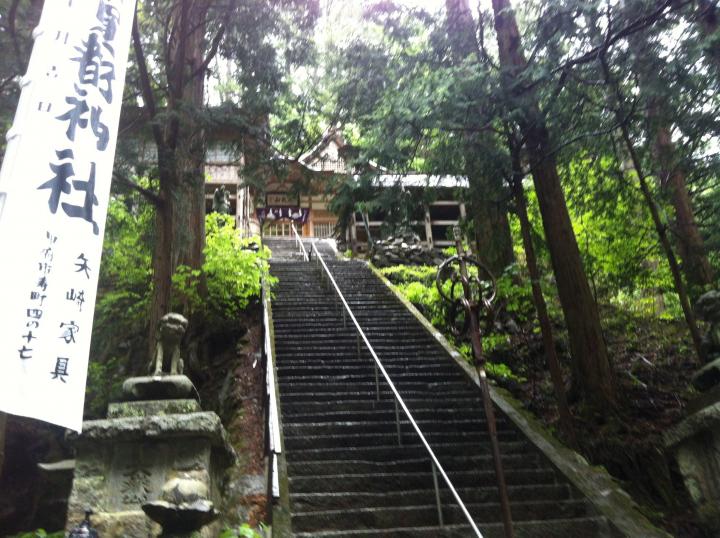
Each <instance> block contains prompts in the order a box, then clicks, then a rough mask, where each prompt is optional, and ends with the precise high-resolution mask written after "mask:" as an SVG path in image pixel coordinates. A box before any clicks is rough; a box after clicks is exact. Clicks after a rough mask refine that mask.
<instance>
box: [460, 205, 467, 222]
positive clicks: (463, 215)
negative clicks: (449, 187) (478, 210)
mask: <svg viewBox="0 0 720 538" xmlns="http://www.w3.org/2000/svg"><path fill="white" fill-rule="evenodd" d="M460 218H461V219H463V220H464V219H466V218H467V210H466V209H465V202H460Z"/></svg>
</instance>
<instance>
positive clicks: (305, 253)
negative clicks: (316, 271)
mask: <svg viewBox="0 0 720 538" xmlns="http://www.w3.org/2000/svg"><path fill="white" fill-rule="evenodd" d="M290 226H291V227H292V231H293V234H295V243H296V244H299V245H300V252H302V255H303V260H305V261H309V260H310V256H308V253H307V250H305V245H303V242H302V239H301V238H300V234H298V231H297V228H295V223H294V222H291V223H290Z"/></svg>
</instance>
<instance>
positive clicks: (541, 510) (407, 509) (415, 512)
mask: <svg viewBox="0 0 720 538" xmlns="http://www.w3.org/2000/svg"><path fill="white" fill-rule="evenodd" d="M465 506H466V508H467V510H468V512H470V515H471V516H472V517H473V519H474V520H476V521H483V522H484V523H486V524H487V523H488V522H501V521H502V511H501V509H500V505H499V503H478V504H474V503H473V504H466V505H465ZM510 510H511V512H512V517H513V521H517V522H520V521H533V520H538V519H547V520H552V519H570V518H577V517H582V516H585V515H587V509H586V507H585V504H584V503H582V502H581V501H561V502H557V501H544V500H539V501H536V500H533V501H516V502H514V503H511V506H510ZM442 512H443V520H444V521H445V522H446V523H447V524H449V525H453V524H463V523H465V522H466V521H467V520H466V518H465V515H464V514H463V513H462V512H461V510H460V508H459V507H458V506H457V505H454V504H449V505H445V506H443V507H442ZM398 521H402V523H403V525H409V526H413V527H421V526H428V525H433V524H437V523H438V513H437V506H436V505H435V504H426V505H420V506H403V507H397V506H393V507H372V508H365V507H363V508H355V509H352V508H346V509H342V510H326V511H322V512H299V513H298V512H296V513H295V514H294V515H293V528H294V530H295V531H296V532H298V531H299V532H309V531H312V530H349V529H354V528H372V529H385V528H392V527H393V526H395V525H397V522H398Z"/></svg>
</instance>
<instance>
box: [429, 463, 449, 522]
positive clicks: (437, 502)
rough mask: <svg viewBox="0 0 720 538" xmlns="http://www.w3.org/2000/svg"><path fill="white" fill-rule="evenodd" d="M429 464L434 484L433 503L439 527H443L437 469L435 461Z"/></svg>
mask: <svg viewBox="0 0 720 538" xmlns="http://www.w3.org/2000/svg"><path fill="white" fill-rule="evenodd" d="M430 466H431V467H432V475H433V486H435V504H436V505H437V513H438V522H439V523H440V526H441V527H444V526H445V521H444V520H443V513H442V502H441V500H440V486H439V485H438V479H437V469H436V468H435V462H434V461H431V462H430Z"/></svg>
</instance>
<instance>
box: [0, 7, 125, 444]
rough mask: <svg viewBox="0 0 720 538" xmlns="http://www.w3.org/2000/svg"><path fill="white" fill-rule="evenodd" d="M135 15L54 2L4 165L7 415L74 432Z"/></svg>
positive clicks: (0, 240)
mask: <svg viewBox="0 0 720 538" xmlns="http://www.w3.org/2000/svg"><path fill="white" fill-rule="evenodd" d="M134 10H135V0H63V1H60V0H52V1H47V2H45V7H44V8H43V13H42V16H41V19H40V24H39V25H38V27H37V29H36V30H35V32H34V34H33V35H34V37H35V45H34V47H33V52H32V56H31V58H30V65H29V67H28V72H27V74H26V75H25V77H23V79H22V82H21V85H22V93H21V96H20V102H19V104H18V109H17V112H16V114H15V122H14V124H13V126H12V128H11V129H10V131H9V132H8V133H7V140H8V145H7V151H6V153H5V159H4V161H3V163H2V169H1V170H0V252H2V263H0V282H2V286H3V298H2V301H0V411H5V412H7V413H12V414H16V415H22V416H27V417H33V418H37V419H40V420H44V421H47V422H51V423H54V424H58V425H60V426H65V427H67V428H70V429H73V430H76V431H80V430H81V428H82V415H83V404H84V400H85V380H86V375H87V366H88V355H89V351H90V336H91V332H92V321H93V311H94V307H95V295H96V291H97V281H98V270H99V268H100V256H101V253H102V239H103V232H104V228H105V216H106V213H107V203H108V197H109V194H110V181H111V176H112V167H113V159H114V156H115V143H116V139H117V129H118V123H119V119H120V104H121V101H122V94H123V85H124V80H125V69H126V64H127V56H128V52H129V47H130V30H131V28H132V22H133V16H134Z"/></svg>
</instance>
